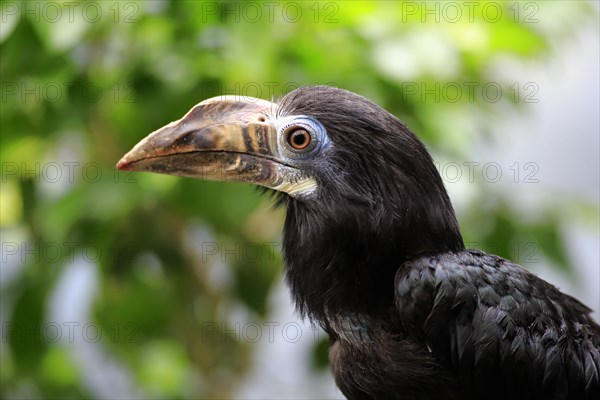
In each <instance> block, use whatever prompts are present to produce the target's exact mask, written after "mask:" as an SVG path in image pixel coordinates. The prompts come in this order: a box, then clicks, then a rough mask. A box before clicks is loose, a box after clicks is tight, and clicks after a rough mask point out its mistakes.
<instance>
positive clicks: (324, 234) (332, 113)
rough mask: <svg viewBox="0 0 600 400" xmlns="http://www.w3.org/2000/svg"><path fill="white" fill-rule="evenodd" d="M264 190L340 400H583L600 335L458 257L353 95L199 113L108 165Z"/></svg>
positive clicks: (501, 274) (316, 92) (426, 198)
mask: <svg viewBox="0 0 600 400" xmlns="http://www.w3.org/2000/svg"><path fill="white" fill-rule="evenodd" d="M117 167H118V168H119V169H124V170H132V171H149V172H158V173H164V174H171V175H180V176H188V177H195V178H200V179H207V180H219V181H242V182H250V183H254V184H257V185H261V186H263V187H265V188H268V189H274V190H275V191H276V193H277V196H278V200H279V202H280V203H281V204H282V205H284V206H285V207H286V208H287V213H286V219H285V224H284V240H283V251H284V258H285V267H284V268H285V276H286V282H287V284H288V286H289V288H290V291H291V294H292V297H293V300H294V302H295V305H296V308H297V310H298V311H299V313H300V314H301V315H302V316H305V317H308V318H310V320H311V321H313V322H314V323H317V324H319V325H320V326H321V327H322V328H323V329H324V330H325V331H326V332H327V333H328V334H329V337H330V339H331V346H330V353H329V358H330V363H331V368H332V372H333V375H334V377H335V380H336V383H337V385H338V387H339V388H340V389H341V391H342V392H343V394H344V395H345V396H347V397H348V398H349V399H432V400H433V399H435V400H440V399H496V398H497V399H511V400H514V399H592V398H593V399H596V398H599V397H597V396H598V395H599V394H600V326H599V325H598V324H597V323H596V322H595V321H594V320H593V319H592V318H591V316H590V315H589V314H590V309H588V308H587V307H586V306H584V305H583V304H581V303H580V302H579V301H577V300H576V299H574V298H573V297H571V296H568V295H566V294H563V293H561V292H560V291H559V290H558V289H556V288H555V287H554V286H552V285H551V284H549V283H547V282H545V281H544V280H542V279H540V278H538V277H536V276H535V275H533V274H532V273H530V272H528V271H526V270H525V269H523V268H522V267H520V266H518V265H516V264H513V263H511V262H510V261H507V260H505V259H502V258H500V257H498V256H495V255H490V254H486V253H484V252H482V251H478V250H467V249H465V246H464V244H463V240H462V237H461V233H460V230H459V226H458V223H457V220H456V217H455V214H454V210H453V208H452V204H451V203H450V199H449V197H448V195H447V193H446V190H445V188H444V185H443V183H442V179H441V178H440V175H439V174H438V172H437V170H436V168H435V166H434V163H433V162H432V159H431V156H430V155H429V154H428V152H427V150H426V148H425V146H424V145H423V143H421V141H419V139H418V138H417V137H416V136H415V135H414V134H413V133H412V132H411V131H410V130H409V129H408V128H407V127H406V126H405V125H404V124H403V123H402V122H401V121H400V120H399V119H397V118H396V117H394V116H393V115H391V114H390V113H388V112H386V111H385V110H383V109H382V108H380V107H379V106H377V105H376V104H374V103H373V102H371V101H369V100H367V99H366V98H364V97H362V96H359V95H357V94H354V93H352V92H349V91H346V90H342V89H338V88H332V87H326V86H315V87H302V88H299V89H296V90H294V91H292V92H290V93H288V94H287V95H285V96H284V97H283V98H282V99H281V100H280V101H278V102H277V103H273V102H269V101H265V100H259V99H255V98H248V97H242V96H239V97H238V96H220V97H215V98H211V99H208V100H204V101H202V102H201V103H199V104H197V105H196V106H194V107H193V108H192V109H191V110H190V111H189V112H188V113H187V114H186V115H185V116H184V117H183V118H181V119H180V120H178V121H175V122H172V123H170V124H168V125H166V126H165V127H163V128H161V129H158V130H157V131H155V132H153V133H152V134H150V135H149V136H148V137H146V138H145V139H143V140H142V141H141V142H140V143H138V144H137V145H136V146H135V147H134V148H133V149H132V150H131V151H130V152H129V153H127V154H126V155H125V156H124V157H123V158H122V159H121V160H120V161H119V163H118V164H117Z"/></svg>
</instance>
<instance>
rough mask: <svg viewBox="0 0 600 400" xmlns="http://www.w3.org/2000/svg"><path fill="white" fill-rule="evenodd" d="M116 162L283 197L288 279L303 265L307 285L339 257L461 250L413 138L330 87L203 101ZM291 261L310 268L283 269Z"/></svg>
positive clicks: (445, 202)
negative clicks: (273, 98) (274, 97)
mask: <svg viewBox="0 0 600 400" xmlns="http://www.w3.org/2000/svg"><path fill="white" fill-rule="evenodd" d="M117 166H118V168H120V169H125V170H134V171H149V172H158V173H165V174H172V175H181V176H189V177H195V178H200V179H207V180H219V181H241V182H249V183H253V184H257V185H260V186H263V187H266V188H269V189H273V190H275V191H278V192H279V193H280V199H281V200H282V202H283V203H286V204H287V211H288V212H287V218H286V225H285V229H284V234H285V235H284V250H285V254H286V264H287V266H288V279H290V280H291V281H293V280H294V278H293V276H292V277H290V275H291V274H294V273H295V271H296V272H297V273H298V274H301V275H303V276H304V279H305V280H306V279H307V275H306V274H307V268H313V269H314V271H313V272H314V277H313V278H314V280H315V281H323V280H327V279H325V278H324V276H323V275H322V274H321V273H322V272H323V270H325V269H327V270H328V271H330V272H333V271H335V270H336V268H334V267H332V264H335V263H341V264H344V263H346V262H347V261H353V262H355V263H358V264H361V263H364V264H365V265H366V264H369V268H370V269H372V268H373V264H375V265H376V264H377V263H386V262H394V263H395V265H393V266H390V267H389V268H390V269H392V268H393V269H394V270H395V269H396V268H397V267H398V266H399V263H401V262H402V261H403V260H404V259H407V258H409V257H411V256H415V255H418V254H422V253H427V252H438V251H445V250H459V249H461V248H462V246H463V244H462V239H461V236H460V232H459V230H458V224H457V222H456V219H455V217H454V211H453V210H452V205H451V203H450V201H449V199H448V196H447V194H446V191H445V189H444V186H443V183H442V180H441V178H440V176H439V174H438V172H437V170H436V169H435V166H434V164H433V162H432V160H431V157H430V156H429V154H428V153H427V151H426V149H425V147H424V146H423V144H422V143H421V142H420V141H419V140H418V139H417V137H416V136H415V135H414V134H413V133H412V132H411V131H410V130H409V129H408V128H407V127H406V126H405V125H404V124H403V123H402V122H401V121H400V120H398V119H397V118H396V117H394V116H393V115H391V114H390V113H388V112H386V111H385V110H383V109H382V108H380V107H379V106H377V105H376V104H374V103H373V102H371V101H369V100H367V99H366V98H364V97H362V96H359V95H357V94H354V93H352V92H349V91H346V90H342V89H337V88H332V87H326V86H315V87H304V88H299V89H296V90H294V91H292V92H290V93H289V94H287V95H286V96H285V97H283V98H282V99H281V100H280V101H279V102H277V103H273V102H269V101H265V100H259V99H255V98H248V97H239V96H221V97H215V98H212V99H208V100H205V101H203V102H201V103H199V104H198V105H196V106H195V107H194V108H192V109H191V110H190V111H189V112H188V113H187V114H186V115H185V116H184V117H183V118H181V119H180V120H178V121H175V122H172V123H170V124H168V125H167V126H165V127H163V128H161V129H159V130H157V131H155V132H153V133H152V134H150V135H149V136H148V137H146V138H145V139H143V140H142V141H141V142H140V143H138V144H137V145H136V146H135V147H134V148H133V149H132V150H131V151H130V152H129V153H127V154H126V155H125V156H124V157H123V158H122V159H121V161H119V163H118V165H117ZM342 252H343V255H342V254H341V253H342ZM311 254H312V256H311ZM307 258H308V259H307ZM348 258H349V259H348ZM367 259H368V261H367ZM335 260H338V261H335ZM302 261H303V262H304V264H306V263H309V264H310V265H311V266H310V267H307V266H306V265H304V266H301V265H297V266H296V265H295V264H297V263H302ZM340 268H343V267H340ZM365 268H366V266H365ZM365 268H363V269H361V271H363V270H364V269H365ZM384 268H388V267H381V269H384ZM299 271H302V272H299ZM323 273H324V272H323ZM363 273H364V274H367V275H368V274H375V275H378V276H380V278H381V279H384V276H386V275H387V274H385V273H383V271H382V270H380V271H363ZM311 274H312V273H308V276H309V277H310V276H312V275H311ZM348 274H351V272H350V271H348ZM355 275H356V274H355ZM357 276H358V277H359V278H360V273H358V275H357ZM388 278H389V277H387V276H386V278H385V279H388ZM299 279H300V277H299ZM361 279H362V278H361ZM308 280H310V279H308ZM291 283H292V287H293V286H294V282H291ZM311 284H313V283H311ZM296 285H297V284H296ZM324 285H325V287H324V288H323V290H326V288H327V286H328V285H329V286H330V285H331V282H329V283H324ZM313 289H314V288H313ZM317 291H318V289H317ZM329 292H330V293H333V292H335V290H334V291H332V290H329Z"/></svg>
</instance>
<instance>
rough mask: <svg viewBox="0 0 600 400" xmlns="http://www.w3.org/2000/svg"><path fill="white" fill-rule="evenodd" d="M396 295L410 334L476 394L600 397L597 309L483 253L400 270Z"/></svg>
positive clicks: (436, 258) (431, 259) (416, 262)
mask: <svg viewBox="0 0 600 400" xmlns="http://www.w3.org/2000/svg"><path fill="white" fill-rule="evenodd" d="M395 290H396V293H395V304H396V308H397V311H398V315H399V319H400V323H401V325H402V327H403V331H404V332H407V334H409V335H411V336H413V339H415V340H417V341H421V342H424V343H425V344H426V345H427V346H428V347H429V348H430V349H431V351H432V352H433V353H434V354H435V355H436V356H437V357H438V358H439V359H440V360H441V361H442V362H443V363H445V364H446V365H448V366H449V367H451V368H453V369H454V370H455V371H456V372H457V374H458V376H459V379H460V380H461V381H462V382H463V383H464V384H465V385H468V386H472V387H473V390H474V392H476V393H477V392H480V391H482V390H485V391H486V392H487V393H489V390H490V389H491V388H492V387H493V386H497V388H496V389H497V390H498V393H504V394H507V395H511V394H512V395H516V394H517V392H518V394H519V395H521V397H522V395H524V394H528V395H531V396H530V398H536V396H541V394H540V393H541V392H540V391H542V390H543V391H544V394H547V393H553V394H557V398H575V397H573V396H575V395H581V396H583V397H581V398H584V397H586V396H588V395H589V394H590V393H595V394H597V393H598V391H599V386H600V327H599V326H598V325H597V324H596V323H595V321H594V320H593V319H592V318H591V317H590V315H589V313H590V310H589V309H588V308H587V307H586V306H584V305H583V304H581V303H580V302H579V301H577V300H576V299H574V298H573V297H571V296H568V295H566V294H563V293H561V292H560V291H559V290H558V289H557V288H555V287H554V286H552V285H551V284H549V283H547V282H545V281H544V280H542V279H540V278H538V277H537V276H535V275H534V274H532V273H530V272H528V271H527V270H525V269H524V268H522V267H520V266H519V265H516V264H514V263H511V262H509V261H507V260H505V259H502V258H500V257H497V256H494V255H489V254H486V253H484V252H481V251H477V250H465V251H459V252H448V253H442V254H436V255H433V256H424V257H419V258H415V259H413V260H410V261H408V262H406V263H404V264H403V265H402V266H401V268H400V269H399V270H398V272H397V273H396V278H395ZM492 377H493V380H492ZM478 386H479V387H478ZM482 386H485V388H483V387H482ZM517 398H519V396H517Z"/></svg>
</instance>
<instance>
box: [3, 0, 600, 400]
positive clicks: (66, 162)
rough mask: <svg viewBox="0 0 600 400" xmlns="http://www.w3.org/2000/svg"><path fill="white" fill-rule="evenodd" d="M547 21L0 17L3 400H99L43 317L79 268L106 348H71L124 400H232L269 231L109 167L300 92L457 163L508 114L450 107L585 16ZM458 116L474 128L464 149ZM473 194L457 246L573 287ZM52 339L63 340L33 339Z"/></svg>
mask: <svg viewBox="0 0 600 400" xmlns="http://www.w3.org/2000/svg"><path fill="white" fill-rule="evenodd" d="M550 3H552V2H542V3H539V4H538V3H531V2H529V3H526V4H535V6H536V7H538V12H539V13H538V12H536V13H534V15H533V16H532V14H531V13H532V11H535V9H529V8H527V6H526V4H524V3H492V4H496V5H498V4H501V15H500V16H499V17H498V18H496V17H493V20H492V21H491V20H490V18H491V17H490V16H489V15H487V14H483V13H482V12H481V11H479V12H476V13H475V14H474V19H473V20H472V21H471V20H469V18H467V17H464V18H460V20H459V21H458V22H449V21H447V20H444V18H442V20H441V21H435V20H434V19H433V17H431V16H428V14H427V13H425V12H424V10H423V9H420V8H419V7H417V9H416V10H415V9H413V8H411V7H412V6H415V5H416V6H418V5H419V4H421V2H408V3H406V2H405V3H401V2H321V3H318V2H292V3H279V2H275V3H273V2H271V4H275V6H274V7H275V8H273V9H272V12H271V13H269V12H268V10H269V8H268V7H270V6H268V2H267V3H260V2H259V3H254V2H235V1H226V2H200V1H181V2H166V1H144V2H71V3H69V2H60V3H53V2H30V1H27V2H3V3H2V5H1V15H0V17H1V18H2V27H0V54H1V57H0V74H1V81H2V103H1V106H2V107H1V110H0V129H1V132H2V135H1V141H2V143H1V147H0V158H1V162H2V191H1V196H0V200H1V207H0V226H1V229H2V231H1V232H2V246H3V247H2V253H3V261H2V263H3V264H2V268H3V269H6V271H8V269H9V268H10V270H11V271H16V272H14V273H13V274H9V273H8V272H6V273H5V274H3V282H2V286H1V287H2V307H1V310H2V323H3V324H4V326H3V328H2V329H3V331H2V332H3V333H2V342H1V343H0V349H1V353H2V356H1V358H0V366H1V367H2V368H1V370H2V371H1V373H0V383H1V389H0V395H1V396H2V398H16V397H41V398H82V397H86V398H89V397H95V396H97V393H92V392H91V391H90V387H89V386H88V385H86V383H85V379H84V378H83V375H84V373H85V371H83V370H82V367H81V364H80V362H81V361H80V360H78V359H77V357H75V355H74V354H73V351H74V350H73V343H72V342H70V341H69V340H68V339H67V338H66V337H67V329H66V328H65V327H64V325H61V322H60V321H53V320H52V319H51V318H55V317H56V315H55V314H52V313H51V311H50V310H51V299H55V298H56V297H57V296H60V295H61V294H62V295H66V293H57V290H58V289H57V288H58V283H57V282H59V281H60V280H61V279H62V278H63V277H64V276H66V275H67V273H68V272H69V271H71V269H72V267H74V266H75V265H79V263H81V262H87V263H89V264H90V265H92V267H93V270H94V271H95V273H96V275H94V276H96V278H95V280H94V283H93V287H94V288H95V289H94V290H95V292H94V293H93V294H92V296H93V306H92V307H91V309H90V310H88V311H89V314H90V315H89V320H90V321H92V322H93V323H94V324H95V327H96V328H97V329H99V330H100V331H101V332H102V333H103V334H102V337H101V338H99V340H98V341H97V342H96V341H92V340H89V338H88V340H84V341H85V342H86V343H87V344H88V345H93V346H97V347H98V348H100V349H102V351H103V352H104V353H105V354H108V356H107V357H111V359H113V360H115V362H116V363H121V364H122V365H124V366H125V367H126V369H127V370H128V371H129V372H130V373H131V374H130V375H131V377H132V381H133V386H135V387H137V388H139V389H140V390H141V393H143V394H144V395H148V396H155V397H160V398H199V397H211V398H226V397H229V396H232V395H233V394H234V393H235V390H236V382H239V380H240V378H241V377H243V376H244V375H245V374H246V373H247V372H248V368H249V367H250V360H251V354H252V351H253V347H252V343H250V342H248V341H244V340H240V338H235V337H233V338H232V337H229V336H231V335H230V334H227V326H225V328H223V327H222V325H221V324H222V323H223V322H225V321H231V318H236V315H237V316H238V317H239V315H238V314H239V310H243V312H242V313H243V315H245V316H246V317H247V318H248V320H250V321H254V322H256V323H258V324H260V323H262V322H263V321H265V320H268V318H269V315H270V312H271V310H270V307H269V302H268V298H269V295H270V291H271V288H272V287H273V286H274V285H275V284H276V283H277V282H278V280H279V279H280V278H281V266H282V257H281V255H280V253H279V241H280V229H281V226H282V222H283V214H282V212H281V211H280V210H279V211H277V210H274V211H266V207H265V202H267V203H268V200H265V199H264V198H263V196H261V195H260V194H259V193H258V192H257V191H255V190H254V189H253V188H251V187H250V186H247V185H241V184H222V183H207V182H197V181H192V180H189V179H180V178H176V177H166V176H153V175H143V174H142V175H133V174H129V173H123V172H117V171H116V170H115V169H114V164H115V162H116V161H117V160H118V159H119V158H120V157H121V156H122V155H123V154H124V153H125V152H126V151H127V150H129V149H130V148H131V147H132V146H133V145H134V144H135V143H136V142H137V141H139V140H140V139H141V138H142V137H144V136H145V135H147V134H148V133H150V132H151V131H153V130H155V129H156V128H158V127H160V126H162V125H164V124H166V123H168V122H169V121H171V120H174V119H177V118H179V117H180V116H181V115H183V114H184V113H185V112H186V111H187V110H188V109H189V108H191V106H193V105H194V104H196V103H197V102H199V101H201V100H202V99H204V98H207V97H211V96H215V95H220V94H242V95H248V96H255V97H262V98H272V97H278V96H281V95H283V94H285V93H286V92H288V91H290V90H292V89H294V88H296V87H298V86H301V85H307V84H331V85H335V86H339V87H343V88H346V89H349V90H353V91H356V92H358V93H361V94H363V95H365V96H367V97H369V98H371V99H373V100H374V101H376V102H378V103H379V104H381V105H382V106H383V107H384V108H386V109H388V110H390V111H391V112H392V113H394V114H395V115H397V116H399V117H400V118H402V119H403V120H405V121H406V122H407V123H408V125H409V126H410V127H411V128H413V129H414V130H415V131H416V132H417V133H418V134H419V135H420V136H421V137H422V138H423V139H424V140H425V141H426V142H427V144H428V146H430V147H431V148H432V149H433V150H439V152H441V153H445V154H446V155H448V156H450V157H453V158H455V159H457V160H461V159H462V160H464V159H467V160H468V158H467V152H468V151H469V150H470V147H469V142H470V141H472V140H473V139H474V137H475V135H481V134H482V133H484V132H487V131H488V126H489V125H486V124H490V123H491V122H490V121H493V118H494V117H495V118H497V117H499V116H501V115H502V112H503V110H504V106H509V107H521V106H522V104H521V103H520V102H519V101H518V100H519V99H515V98H514V96H513V97H512V98H511V97H510V96H503V98H502V99H501V100H500V101H499V102H498V103H496V102H490V101H488V100H489V99H487V98H485V96H484V95H482V92H481V91H480V90H477V91H475V94H474V97H473V98H472V99H470V98H469V97H468V96H466V95H464V93H463V94H462V95H460V96H458V94H457V93H456V92H453V90H456V87H458V88H459V89H460V90H464V84H465V83H467V82H490V81H493V82H497V83H498V87H500V88H502V89H503V90H504V91H505V92H507V93H511V91H510V85H511V84H512V83H513V82H510V81H502V80H498V79H497V78H496V75H495V72H494V68H493V67H494V65H495V63H496V62H497V61H498V60H499V59H500V58H501V57H507V58H512V59H519V60H540V59H543V58H544V57H547V56H548V55H549V52H550V47H551V46H550V43H551V42H552V41H553V40H555V39H556V38H557V37H560V36H568V35H569V34H571V33H572V30H573V29H574V28H575V27H576V26H577V25H579V24H581V23H583V22H585V21H587V19H588V18H592V17H590V16H591V15H593V14H595V12H594V11H593V10H592V9H591V6H588V5H587V4H584V3H577V4H575V5H568V6H567V5H564V4H563V5H562V6H560V5H556V4H550ZM48 4H50V6H49V5H48ZM73 4H75V5H73ZM428 4H430V5H432V6H431V7H434V5H435V4H437V7H443V3H433V2H430V3H428ZM486 4H487V3H486ZM486 4H479V6H478V9H479V10H481V9H482V8H483V7H485V6H486ZM252 7H254V8H252ZM511 7H516V8H515V9H511ZM516 9H518V10H519V11H520V14H519V16H517V15H516V14H515V10H516ZM55 10H58V13H59V16H60V17H58V18H56V17H55V14H53V13H54V12H55ZM69 10H72V13H71V12H70V11H69ZM254 10H260V12H261V15H260V16H259V17H256V14H255V13H254ZM286 10H287V11H286ZM284 11H285V12H284ZM463 11H464V10H463ZM70 15H72V17H71V16H70ZM527 16H529V17H531V18H538V19H539V21H540V22H539V23H532V22H527V21H526V17H527ZM548 16H552V18H553V22H552V23H549V22H548V19H549V17H548ZM554 19H555V20H554ZM423 88H426V89H427V90H433V92H434V93H435V99H434V100H433V101H432V100H431V98H430V97H427V98H424V97H423ZM432 88H433V89H432ZM444 88H447V89H444ZM457 97H458V99H457V100H456V101H454V99H455V98H457ZM461 117H462V118H465V119H471V120H474V121H481V122H476V123H475V124H476V125H477V126H476V127H475V128H474V129H471V130H462V129H461V119H460V118H461ZM57 173H58V174H59V175H60V176H59V177H58V178H57V177H56V174H57ZM476 190H477V193H478V194H477V196H476V197H475V198H474V199H473V200H472V201H471V203H472V204H470V205H469V213H468V214H467V215H460V216H459V217H460V219H461V222H462V226H463V229H464V231H465V237H466V239H467V242H469V241H475V240H478V241H480V242H483V243H495V244H496V245H497V253H498V254H500V255H502V256H505V257H509V258H515V257H514V253H513V252H512V250H511V243H515V242H517V243H522V242H523V241H524V240H529V241H533V242H535V243H537V245H538V246H539V249H540V251H541V252H540V253H539V254H538V255H540V256H542V255H543V256H545V257H546V258H548V259H549V260H551V261H552V263H553V264H556V265H558V266H560V267H561V268H564V269H566V270H570V269H571V267H570V265H569V259H568V258H567V257H566V255H565V253H564V249H563V245H562V240H561V237H560V234H559V232H560V231H559V230H558V226H559V223H560V218H559V216H558V214H557V211H556V210H554V209H550V210H548V211H547V213H545V214H543V215H540V216H539V218H537V219H533V220H531V221H528V222H514V221H519V218H518V215H517V213H516V211H515V210H514V209H513V206H509V205H508V204H510V199H508V198H507V199H503V201H504V202H503V203H502V204H499V205H491V206H490V205H489V204H485V202H483V201H482V199H484V198H485V196H488V195H490V196H492V195H491V194H490V190H489V188H487V187H485V185H481V184H479V185H478V187H477V189H476ZM494 196H496V194H494ZM482 221H483V222H482ZM490 226H491V227H490ZM486 227H487V228H486ZM516 258H517V261H522V262H523V258H522V257H520V256H517V257H516ZM519 258H520V259H519ZM61 288H62V286H61ZM63 289H64V288H63ZM71 289H72V290H73V291H76V289H77V288H73V287H72V288H71ZM235 310H238V314H235ZM79 322H80V324H81V325H82V326H83V325H85V324H86V321H79ZM53 323H56V324H58V325H60V326H62V327H63V329H64V331H63V332H62V333H63V337H62V338H61V339H60V340H54V337H51V336H49V334H48V333H47V332H46V329H48V327H49V326H50V324H53ZM207 323H209V324H212V325H206V324H207ZM6 324H8V325H6ZM7 326H10V327H11V328H10V329H12V331H11V332H12V333H10V334H9V333H7V332H8V331H7V330H6V329H8V328H7ZM213 328H214V330H213ZM208 329H210V332H211V335H208V336H207V337H204V335H205V334H206V333H207V330H208ZM23 330H25V332H33V333H32V334H31V335H30V334H27V333H23V332H24V331H23ZM212 333H214V334H212ZM228 335H229V336H228ZM76 337H79V339H78V340H81V332H79V333H77V335H76ZM84 339H85V338H84ZM325 354H326V342H325V341H321V342H318V343H314V357H313V359H314V363H313V364H314V365H313V367H314V368H316V369H320V368H322V367H323V366H325V365H326V362H327V361H326V358H325ZM95 373H96V374H103V371H102V370H98V371H96V372H95Z"/></svg>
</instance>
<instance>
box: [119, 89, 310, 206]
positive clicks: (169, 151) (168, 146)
mask: <svg viewBox="0 0 600 400" xmlns="http://www.w3.org/2000/svg"><path fill="white" fill-rule="evenodd" d="M276 112H277V105H276V104H274V103H271V102H269V101H265V100H260V99H256V98H252V97H239V96H219V97H214V98H212V99H208V100H205V101H203V102H201V103H199V104H198V105H196V106H195V107H194V108H192V109H191V110H190V111H189V112H188V113H187V114H186V115H185V116H184V117H183V118H181V119H180V120H178V121H174V122H171V123H170V124H168V125H166V126H164V127H162V128H160V129H158V130H157V131H154V132H152V133H151V134H150V135H148V136H147V137H146V138H144V139H143V140H142V141H141V142H139V143H138V144H137V145H136V146H135V147H134V148H133V149H132V150H131V151H129V152H128V153H127V154H125V156H124V157H123V158H122V159H121V160H120V161H119V162H118V163H117V168H118V169H121V170H128V171H147V172H157V173H162V174H169V175H180V176H188V177H193V178H198V179H203V180H216V181H236V182H248V183H254V184H257V185H261V186H265V187H268V188H271V189H275V190H279V191H283V192H287V193H288V194H290V195H291V196H298V195H300V194H305V193H307V192H309V191H310V189H311V187H312V186H315V187H316V185H315V184H314V180H313V179H311V178H308V177H303V176H302V173H301V171H299V170H298V169H297V168H294V167H293V166H292V165H289V164H286V163H285V161H283V160H282V159H281V157H280V154H279V148H278V143H277V128H276V126H275V123H274V122H273V121H272V118H273V117H274V116H275V115H276Z"/></svg>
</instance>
